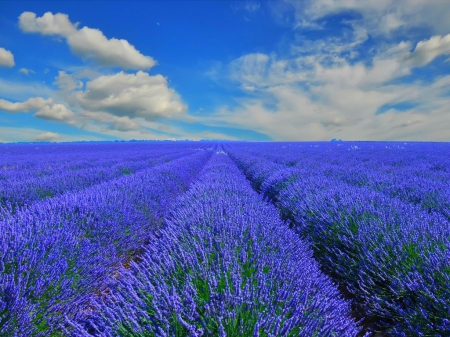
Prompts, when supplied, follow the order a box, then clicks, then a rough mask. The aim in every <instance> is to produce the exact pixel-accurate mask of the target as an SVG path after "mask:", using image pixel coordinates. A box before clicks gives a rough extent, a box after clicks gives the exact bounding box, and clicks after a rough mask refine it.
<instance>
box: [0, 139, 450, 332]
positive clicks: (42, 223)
mask: <svg viewBox="0 0 450 337" xmlns="http://www.w3.org/2000/svg"><path fill="white" fill-rule="evenodd" d="M0 336H111V337H112V336H130V337H131V336H140V337H147V336H149V337H150V336H158V337H159V336H161V337H162V336H167V337H171V336H176V337H182V336H221V337H223V336H248V337H253V336H261V337H262V336H266V337H269V336H273V337H275V336H311V337H312V336H317V337H322V336H336V337H338V336H343V337H347V336H353V337H360V336H405V337H409V336H442V337H444V336H450V145H449V144H445V143H393V142H391V143H385V142H383V143H381V142H355V143H352V142H331V143H325V142H317V143H245V142H244V143H238V142H224V143H207V142H157V143H156V142H152V143H149V142H130V143H84V144H76V143H72V144H71V143H64V144H63V143H61V144H32V145H31V144H22V145H21V144H3V145H0Z"/></svg>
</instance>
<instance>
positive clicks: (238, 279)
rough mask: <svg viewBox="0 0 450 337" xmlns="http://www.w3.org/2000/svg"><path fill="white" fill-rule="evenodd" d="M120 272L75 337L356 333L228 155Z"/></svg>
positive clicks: (307, 255) (304, 250) (328, 285)
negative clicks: (142, 252)
mask: <svg viewBox="0 0 450 337" xmlns="http://www.w3.org/2000/svg"><path fill="white" fill-rule="evenodd" d="M219 153H220V151H219ZM118 274H119V275H118V277H117V278H112V279H111V280H110V286H109V291H108V293H107V294H104V296H103V297H102V296H100V297H97V298H95V299H93V301H92V302H91V304H90V305H91V307H92V311H91V312H90V314H86V313H85V314H84V315H83V314H80V315H79V316H78V317H76V318H74V319H69V320H68V321H69V322H70V324H71V327H72V329H75V331H72V333H73V335H74V336H158V337H162V336H192V337H193V336H222V337H225V336H267V337H268V336H273V337H275V336H306V337H307V336H324V337H326V336H345V337H348V336H356V334H357V333H358V330H359V329H358V328H357V326H356V324H355V322H354V321H353V320H352V319H351V318H350V316H349V314H350V306H349V303H347V302H346V301H344V300H342V299H341V298H340V295H339V292H338V290H337V288H336V287H335V285H334V284H333V283H332V282H331V281H330V280H329V279H328V278H327V277H326V276H324V275H323V274H322V273H321V272H320V270H319V266H318V264H317V263H316V262H315V261H314V259H312V251H311V249H310V248H309V247H308V245H307V244H306V243H305V242H303V241H302V240H300V239H299V238H298V237H297V236H296V235H295V234H294V233H292V232H290V231H289V229H288V227H287V226H286V224H285V223H283V222H282V221H281V220H280V218H279V216H278V212H277V210H276V209H275V208H274V207H273V206H272V205H270V204H267V203H265V202H264V201H263V200H262V198H261V197H260V196H259V195H258V194H257V193H255V192H254V191H253V190H252V189H251V187H250V185H249V182H248V181H247V180H246V179H245V177H244V176H243V175H242V173H240V172H239V170H238V169H237V167H236V166H235V165H234V164H233V163H232V161H231V160H230V159H229V158H228V157H227V156H226V155H223V154H217V155H215V156H214V157H213V158H211V160H210V161H209V162H208V164H207V165H206V166H205V168H204V169H203V171H202V172H201V173H200V175H199V178H198V180H197V181H196V182H195V183H194V184H193V186H192V187H191V188H190V190H189V191H188V192H187V193H185V194H184V195H182V196H181V197H179V198H178V200H177V202H176V203H175V205H174V206H173V208H172V211H171V212H170V215H169V216H168V218H167V220H166V226H165V227H164V228H163V229H162V230H161V231H159V232H158V233H157V234H155V235H154V236H153V238H152V239H151V243H150V244H149V245H147V246H146V247H145V253H144V254H143V255H142V257H141V259H140V262H138V263H135V262H133V263H131V266H130V267H129V268H123V269H121V270H120V271H119V273H118ZM69 331H70V329H68V330H67V333H69Z"/></svg>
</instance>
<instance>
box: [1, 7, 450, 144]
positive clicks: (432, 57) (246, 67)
mask: <svg viewBox="0 0 450 337" xmlns="http://www.w3.org/2000/svg"><path fill="white" fill-rule="evenodd" d="M448 17H450V6H448V4H446V2H445V1H441V0H431V1H419V0H385V1H371V0H370V1H369V0H352V1H350V0H315V1H312V0H307V1H306V0H305V1H300V0H295V1H290V0H276V1H223V0H222V1H146V2H144V1H136V2H133V1H128V2H121V1H89V2H88V1H82V2H75V1H1V2H0V142H15V141H77V140H116V139H125V140H128V139H158V140H159V139H192V140H199V139H230V140H250V141H270V140H271V141H308V140H330V139H332V138H341V139H343V140H427V141H428V140H432V141H449V140H450V131H448V130H450V111H449V108H448V107H449V106H450V95H449V93H450V22H448V20H446V18H448Z"/></svg>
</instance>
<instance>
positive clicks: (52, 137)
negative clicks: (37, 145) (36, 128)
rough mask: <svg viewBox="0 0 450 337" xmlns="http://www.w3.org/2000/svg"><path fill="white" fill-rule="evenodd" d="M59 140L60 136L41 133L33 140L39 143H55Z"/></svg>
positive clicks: (52, 133)
mask: <svg viewBox="0 0 450 337" xmlns="http://www.w3.org/2000/svg"><path fill="white" fill-rule="evenodd" d="M60 138H61V135H60V134H58V133H55V132H44V133H41V134H39V135H37V136H36V137H34V140H36V141H40V142H43V141H44V142H45V141H55V140H58V139H60Z"/></svg>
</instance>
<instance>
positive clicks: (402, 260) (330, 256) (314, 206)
mask: <svg viewBox="0 0 450 337" xmlns="http://www.w3.org/2000/svg"><path fill="white" fill-rule="evenodd" d="M229 153H230V155H231V157H232V158H233V159H234V160H235V161H236V162H237V163H238V166H239V167H240V168H241V169H242V170H243V171H244V172H245V173H246V174H247V177H248V178H249V179H250V180H251V181H253V182H254V184H255V185H254V186H255V188H257V189H259V190H260V191H261V193H262V194H263V195H265V196H266V197H268V198H269V199H270V200H271V201H273V202H274V203H275V205H277V206H278V207H279V209H280V211H281V213H282V215H283V217H285V218H286V219H288V220H289V221H291V222H292V226H293V229H294V230H295V231H296V232H297V233H299V235H300V236H301V237H302V238H305V239H306V240H307V241H309V242H311V244H312V245H313V248H314V252H315V257H316V258H317V259H318V260H319V261H320V263H321V265H322V267H323V268H324V270H325V271H326V272H327V273H328V274H329V275H331V276H332V277H334V278H335V279H336V280H338V281H339V282H340V283H341V284H342V285H343V286H345V288H346V289H347V291H348V292H349V293H350V294H351V295H352V296H353V297H354V302H355V308H356V311H358V312H362V313H364V315H365V316H366V318H367V320H366V321H371V322H372V323H371V324H372V328H373V329H375V328H377V329H381V330H383V331H384V332H388V333H390V334H392V335H395V336H447V335H448V334H449V332H450V321H449V319H448V317H449V316H448V314H449V312H450V287H449V285H450V265H449V261H450V223H449V221H448V220H447V219H446V218H445V217H443V216H442V215H440V214H428V213H427V212H424V211H422V210H421V209H420V208H418V207H415V206H414V205H411V204H409V203H405V202H402V201H401V200H398V199H395V198H390V197H388V196H386V195H383V194H381V193H378V192H376V191H372V190H370V189H367V188H364V187H355V186H349V185H347V184H345V183H343V182H342V181H339V180H337V179H333V178H330V177H326V176H325V175H323V174H320V173H317V172H314V171H311V170H306V169H299V168H286V167H285V166H284V165H280V164H276V163H273V162H270V161H267V160H264V159H262V158H260V157H252V156H249V155H248V154H242V153H240V152H239V150H236V147H235V148H234V149H233V150H231V151H229ZM319 172H320V170H319Z"/></svg>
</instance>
